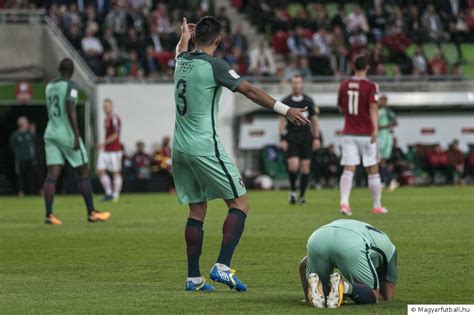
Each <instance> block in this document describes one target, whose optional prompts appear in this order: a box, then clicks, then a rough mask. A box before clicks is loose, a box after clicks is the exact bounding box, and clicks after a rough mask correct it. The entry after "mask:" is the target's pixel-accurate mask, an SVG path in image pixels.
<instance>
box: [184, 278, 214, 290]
mask: <svg viewBox="0 0 474 315" xmlns="http://www.w3.org/2000/svg"><path fill="white" fill-rule="evenodd" d="M186 291H214V287H213V286H212V285H210V284H209V283H207V282H206V279H204V278H202V282H201V283H194V282H192V281H186Z"/></svg>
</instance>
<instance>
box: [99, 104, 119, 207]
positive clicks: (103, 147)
mask: <svg viewBox="0 0 474 315" xmlns="http://www.w3.org/2000/svg"><path fill="white" fill-rule="evenodd" d="M103 108H104V114H105V119H104V128H105V141H104V142H103V143H99V144H98V145H97V148H98V149H99V156H98V157H97V176H99V180H100V183H101V184H102V187H103V188H104V192H105V196H104V198H103V199H102V200H103V201H110V200H112V201H113V202H118V200H119V198H120V192H121V190H122V184H123V179H122V155H123V154H122V144H121V143H120V129H121V128H122V122H121V120H120V117H119V116H118V115H117V114H116V113H114V112H113V103H112V100H111V99H110V98H106V99H104V107H103ZM107 171H109V172H110V173H112V178H113V185H112V181H111V180H110V177H109V175H108V174H107ZM112 186H113V187H112Z"/></svg>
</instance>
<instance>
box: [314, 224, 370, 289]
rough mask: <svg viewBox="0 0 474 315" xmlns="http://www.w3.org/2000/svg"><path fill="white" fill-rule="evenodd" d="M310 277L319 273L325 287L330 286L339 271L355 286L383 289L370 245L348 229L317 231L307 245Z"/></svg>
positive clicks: (327, 228) (331, 228) (333, 228)
mask: <svg viewBox="0 0 474 315" xmlns="http://www.w3.org/2000/svg"><path fill="white" fill-rule="evenodd" d="M307 255H308V260H307V267H306V274H307V275H309V274H311V273H316V274H318V276H319V277H320V279H321V281H322V282H323V285H324V286H326V287H329V286H330V281H329V276H330V274H331V273H332V272H333V271H334V269H335V268H337V269H339V271H340V273H341V274H342V275H343V277H344V278H346V279H347V280H348V281H350V282H351V283H362V284H365V285H367V286H369V287H371V288H373V289H374V290H375V289H377V288H379V279H378V276H377V271H376V269H375V267H374V264H373V263H372V261H371V259H370V256H369V245H368V244H367V243H366V242H365V240H364V239H363V238H362V237H361V236H360V235H359V234H357V233H355V232H352V231H350V230H348V229H344V228H336V227H323V228H319V229H317V230H316V231H315V232H314V233H313V234H312V235H311V236H310V238H309V240H308V244H307Z"/></svg>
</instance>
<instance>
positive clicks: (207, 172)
mask: <svg viewBox="0 0 474 315" xmlns="http://www.w3.org/2000/svg"><path fill="white" fill-rule="evenodd" d="M220 31H221V25H220V23H219V22H218V21H217V20H216V19H215V18H213V17H209V16H206V17H203V18H202V19H201V20H200V21H199V22H198V23H197V24H196V25H192V24H189V25H188V24H187V22H186V19H185V18H184V19H183V25H182V27H181V38H180V41H179V43H178V45H177V47H176V68H175V73H174V85H175V103H176V123H175V131H174V138H173V148H172V156H173V161H172V164H173V175H174V180H175V186H176V192H177V196H178V199H179V202H180V203H181V204H188V205H189V217H188V220H187V223H186V229H185V239H186V248H187V256H188V278H187V281H186V290H189V291H209V290H213V289H214V288H213V287H212V286H211V285H210V284H208V283H207V282H206V281H205V280H204V278H202V277H201V271H200V268H199V258H200V255H201V250H202V243H203V237H204V230H203V223H204V219H205V217H206V211H207V202H208V201H209V200H213V199H216V198H219V199H223V200H224V201H225V203H226V205H227V207H228V214H227V217H226V219H225V221H224V225H223V227H222V232H223V239H222V243H221V249H220V253H219V256H218V258H217V262H216V264H215V265H214V266H213V268H212V270H211V274H210V278H211V279H212V280H214V281H218V282H221V283H223V284H226V285H228V286H229V287H230V288H231V289H236V290H237V291H245V290H247V286H246V285H245V284H244V283H243V282H241V281H240V280H239V279H238V278H237V276H236V275H235V271H234V270H232V269H230V266H231V259H232V256H233V253H234V250H235V248H236V246H237V244H238V243H239V240H240V237H241V235H242V232H243V230H244V224H245V220H246V217H247V212H248V209H249V206H248V200H247V192H246V189H245V186H244V184H243V181H242V178H241V176H240V174H239V171H238V170H237V167H236V166H235V164H234V163H233V161H232V160H231V159H230V157H229V156H228V155H227V153H226V152H225V150H224V146H223V145H222V143H221V141H220V139H219V136H218V134H217V121H216V120H217V113H218V107H219V99H220V97H221V94H222V87H226V88H228V89H230V90H231V91H233V92H235V91H237V92H239V93H242V94H243V95H245V96H246V97H248V98H249V99H250V100H252V101H253V102H255V103H257V104H259V105H261V106H263V107H265V108H268V109H272V110H274V111H275V112H277V113H279V114H281V115H285V116H286V117H287V118H288V120H289V121H291V122H293V123H295V124H300V125H306V124H309V123H310V121H309V120H308V119H307V118H306V117H305V116H304V115H303V113H304V112H305V110H306V109H304V108H290V107H288V106H287V105H284V104H283V103H281V102H278V101H275V99H273V98H272V97H271V96H269V95H268V94H267V93H265V92H264V91H262V90H261V89H258V88H256V87H254V86H253V85H252V84H250V83H249V82H247V81H245V80H243V79H242V78H241V77H240V76H239V75H238V74H237V73H236V72H235V71H234V70H233V69H231V68H230V66H229V65H228V64H227V63H226V62H225V61H223V60H222V59H219V58H215V57H213V54H214V52H215V50H216V48H217V47H218V45H219V42H220ZM191 37H192V38H193V41H194V44H195V47H196V49H195V50H193V51H191V52H188V42H189V40H190V39H191Z"/></svg>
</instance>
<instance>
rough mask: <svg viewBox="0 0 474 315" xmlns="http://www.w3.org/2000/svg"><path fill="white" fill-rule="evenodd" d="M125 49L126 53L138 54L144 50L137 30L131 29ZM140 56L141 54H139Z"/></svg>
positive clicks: (124, 45) (125, 41) (125, 42)
mask: <svg viewBox="0 0 474 315" xmlns="http://www.w3.org/2000/svg"><path fill="white" fill-rule="evenodd" d="M123 47H124V49H125V50H126V51H131V50H134V51H136V52H137V53H138V54H139V52H140V51H141V49H142V41H141V39H140V37H139V36H138V32H137V30H136V29H135V28H133V27H130V28H129V29H128V32H127V38H126V39H125V40H124V44H123ZM139 55H140V54H139Z"/></svg>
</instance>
